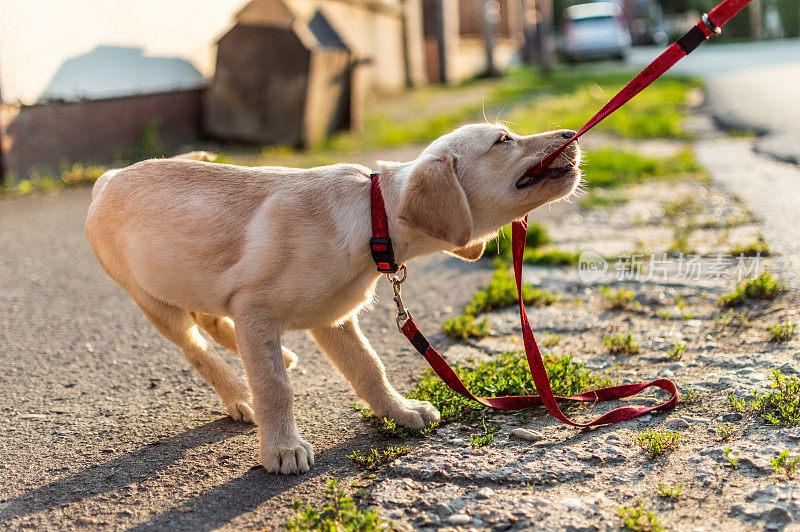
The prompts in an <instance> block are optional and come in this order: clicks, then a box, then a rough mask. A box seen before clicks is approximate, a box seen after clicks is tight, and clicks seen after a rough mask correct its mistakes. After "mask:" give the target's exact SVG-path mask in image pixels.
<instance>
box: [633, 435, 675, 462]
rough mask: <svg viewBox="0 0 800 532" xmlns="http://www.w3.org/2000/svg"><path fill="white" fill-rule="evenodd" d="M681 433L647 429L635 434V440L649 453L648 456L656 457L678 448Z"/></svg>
mask: <svg viewBox="0 0 800 532" xmlns="http://www.w3.org/2000/svg"><path fill="white" fill-rule="evenodd" d="M680 439H681V435H680V434H679V433H677V432H675V431H672V430H668V431H665V432H658V431H657V430H653V429H647V430H646V431H644V432H643V433H641V434H639V435H637V436H636V438H635V441H636V443H637V444H638V445H639V447H641V448H642V449H644V450H645V451H647V452H648V453H650V458H656V457H658V456H661V455H662V454H664V453H666V452H667V451H674V450H675V449H677V448H678V441H679V440H680Z"/></svg>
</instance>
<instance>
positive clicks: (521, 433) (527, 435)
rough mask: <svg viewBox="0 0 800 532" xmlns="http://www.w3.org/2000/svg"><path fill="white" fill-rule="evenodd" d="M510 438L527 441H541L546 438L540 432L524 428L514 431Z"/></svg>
mask: <svg viewBox="0 0 800 532" xmlns="http://www.w3.org/2000/svg"><path fill="white" fill-rule="evenodd" d="M510 436H511V437H512V438H518V439H520V440H525V441H539V440H541V439H543V438H544V435H543V434H542V433H541V432H539V431H536V430H528V429H522V428H516V429H514V430H512V431H511V434H510Z"/></svg>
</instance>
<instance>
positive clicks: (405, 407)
mask: <svg viewBox="0 0 800 532" xmlns="http://www.w3.org/2000/svg"><path fill="white" fill-rule="evenodd" d="M381 410H382V411H376V412H375V414H376V415H377V416H378V417H381V418H384V417H388V418H389V419H393V420H394V421H395V423H397V424H398V425H400V426H402V427H406V428H409V429H417V430H419V429H424V428H425V427H427V426H428V425H430V424H432V423H438V422H439V420H440V419H441V417H440V416H439V411H438V410H436V408H435V407H434V406H433V405H432V404H431V403H429V402H428V401H416V400H414V399H406V398H404V397H397V398H395V399H394V400H393V401H392V403H391V404H389V405H388V407H386V408H384V409H381Z"/></svg>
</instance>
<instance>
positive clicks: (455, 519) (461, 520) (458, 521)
mask: <svg viewBox="0 0 800 532" xmlns="http://www.w3.org/2000/svg"><path fill="white" fill-rule="evenodd" d="M447 522H448V523H449V524H451V525H454V526H464V525H468V524H470V523H471V522H472V518H471V517H470V516H468V515H467V514H453V515H451V516H450V517H448V518H447Z"/></svg>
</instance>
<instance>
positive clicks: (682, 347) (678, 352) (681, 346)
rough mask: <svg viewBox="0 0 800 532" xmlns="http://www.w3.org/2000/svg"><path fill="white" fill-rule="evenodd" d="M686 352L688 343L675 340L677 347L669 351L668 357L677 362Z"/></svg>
mask: <svg viewBox="0 0 800 532" xmlns="http://www.w3.org/2000/svg"><path fill="white" fill-rule="evenodd" d="M684 351H686V342H681V341H680V340H675V347H673V348H672V349H670V350H669V351H667V355H668V356H669V358H671V359H672V360H675V361H676V362H677V361H678V360H680V359H682V358H683V353H684Z"/></svg>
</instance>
